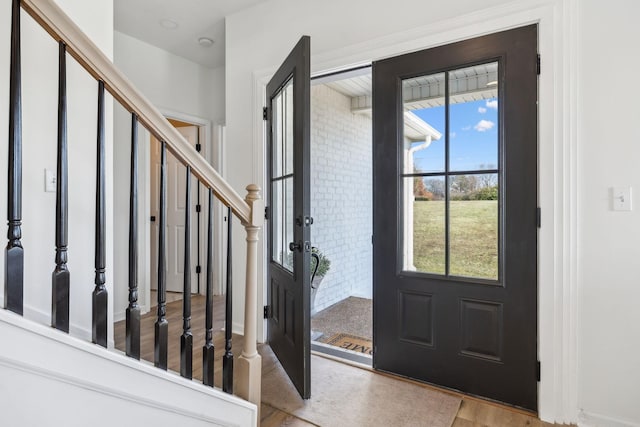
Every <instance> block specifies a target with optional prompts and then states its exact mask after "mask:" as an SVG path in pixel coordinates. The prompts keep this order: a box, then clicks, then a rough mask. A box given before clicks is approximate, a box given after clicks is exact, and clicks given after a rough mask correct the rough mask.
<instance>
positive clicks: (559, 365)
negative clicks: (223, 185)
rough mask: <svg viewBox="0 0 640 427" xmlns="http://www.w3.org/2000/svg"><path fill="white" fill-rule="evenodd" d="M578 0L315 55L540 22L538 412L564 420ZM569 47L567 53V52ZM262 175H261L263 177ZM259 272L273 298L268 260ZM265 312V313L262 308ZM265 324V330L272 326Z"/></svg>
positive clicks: (257, 129) (572, 314) (325, 59)
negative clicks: (268, 275) (269, 281)
mask: <svg viewBox="0 0 640 427" xmlns="http://www.w3.org/2000/svg"><path fill="white" fill-rule="evenodd" d="M576 9H577V0H520V1H514V2H512V3H509V4H506V5H501V6H498V7H492V8H488V9H484V10H481V11H478V12H473V13H470V14H467V15H462V16H459V17H456V18H453V19H447V20H443V21H440V22H437V23H434V24H430V25H427V26H424V27H419V28H415V29H411V30H408V31H403V32H400V33H395V34H390V35H388V36H384V37H381V38H378V39H374V40H369V41H366V42H364V43H358V44H355V45H351V46H346V47H343V48H340V49H336V50H333V51H330V52H325V53H322V54H319V55H314V56H313V57H312V70H313V71H314V74H326V73H330V72H335V71H339V70H342V69H349V68H353V67H355V66H359V65H365V64H367V63H369V62H371V61H372V60H373V59H382V58H385V57H389V56H395V55H399V54H402V53H408V52H412V51H417V50H421V49H426V48H430V47H434V46H438V45H443V44H447V43H452V42H455V41H459V40H463V39H467V38H473V37H478V36H481V35H484V34H489V33H494V32H498V31H503V30H507V29H511V28H515V27H519V26H523V25H527V24H532V23H538V24H539V50H540V53H541V55H542V70H543V71H542V74H541V76H540V80H539V82H540V86H539V87H540V98H539V100H540V104H539V108H540V114H539V126H540V132H539V135H540V137H539V141H540V143H539V150H540V154H539V170H540V171H541V173H540V174H539V175H540V178H539V194H540V196H539V201H540V207H541V208H542V213H543V218H542V220H543V223H542V228H541V229H540V232H539V246H538V250H539V276H538V283H539V285H538V292H539V306H538V307H539V312H538V319H539V320H538V322H539V332H538V333H539V346H538V348H539V355H540V360H541V363H542V378H541V382H540V384H539V406H538V409H539V416H540V418H541V419H542V420H545V421H549V422H557V423H575V422H576V421H577V415H578V414H577V398H576V396H577V383H576V373H577V371H576V365H577V357H576V351H577V343H576V312H577V261H576V252H577V234H576V233H577V229H576V227H577V191H576V189H577V153H576V149H577V135H576V132H577V118H576V111H575V109H574V108H572V106H575V105H577V95H576V90H577V88H576V79H575V78H574V76H575V73H576V69H577V49H576V45H577V31H576V21H577V18H576V16H577V14H576V12H577V10H576ZM565 52H566V54H565ZM274 71H275V67H271V68H268V69H262V70H257V71H255V72H254V73H253V80H254V90H253V102H254V104H253V106H254V114H255V116H254V132H253V163H254V165H253V166H254V167H253V170H254V178H253V181H254V182H260V183H262V185H263V187H264V183H265V177H264V171H265V167H264V164H265V163H264V161H265V154H264V152H265V146H264V144H263V141H264V139H263V134H264V125H263V123H262V116H261V111H262V107H263V105H264V93H265V87H266V82H267V80H268V78H269V76H270V75H272V74H273V72H274ZM256 175H257V176H256ZM264 240H266V239H263V244H262V248H263V252H262V254H263V255H262V256H260V257H259V263H260V264H259V269H260V270H259V271H261V273H262V277H263V284H264V285H263V286H262V287H261V288H260V289H259V292H260V294H259V298H260V297H262V300H263V301H265V303H266V283H267V282H266V265H265V262H264V254H265V253H266V252H265V251H264V249H265V248H266V246H265V245H266V243H265V242H264ZM259 314H261V313H259ZM261 323H262V328H261V329H262V333H260V328H259V331H258V332H259V335H258V336H259V337H260V336H262V337H263V339H266V327H265V324H264V322H261Z"/></svg>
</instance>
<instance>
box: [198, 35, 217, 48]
mask: <svg viewBox="0 0 640 427" xmlns="http://www.w3.org/2000/svg"><path fill="white" fill-rule="evenodd" d="M213 43H214V41H213V40H212V39H210V38H209V37H200V38H199V39H198V44H199V45H200V46H202V47H211V46H213Z"/></svg>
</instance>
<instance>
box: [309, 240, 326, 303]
mask: <svg viewBox="0 0 640 427" xmlns="http://www.w3.org/2000/svg"><path fill="white" fill-rule="evenodd" d="M330 268H331V260H329V258H327V257H326V256H325V255H324V254H323V253H322V252H320V249H318V248H316V247H313V248H311V314H315V313H316V308H315V303H316V294H317V293H318V288H320V283H321V282H322V279H324V276H325V275H326V274H327V272H328V271H329V269H330Z"/></svg>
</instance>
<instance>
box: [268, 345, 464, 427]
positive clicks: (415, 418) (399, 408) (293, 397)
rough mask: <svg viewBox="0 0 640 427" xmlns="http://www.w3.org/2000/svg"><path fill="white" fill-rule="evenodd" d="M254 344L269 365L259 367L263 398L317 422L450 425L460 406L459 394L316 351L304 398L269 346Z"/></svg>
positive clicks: (396, 426) (325, 426) (407, 426)
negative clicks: (306, 394)
mask: <svg viewBox="0 0 640 427" xmlns="http://www.w3.org/2000/svg"><path fill="white" fill-rule="evenodd" d="M258 348H259V351H260V354H261V355H262V360H263V363H265V364H264V365H263V366H269V367H271V369H265V370H263V371H262V375H263V376H262V402H263V403H265V404H267V405H269V406H271V407H274V408H277V409H280V410H281V411H283V412H286V413H288V414H291V415H293V416H295V417H298V418H301V419H302V420H304V421H307V422H308V423H311V424H313V425H316V426H322V427H334V426H354V427H355V426H393V427H416V426H429V427H450V426H451V424H453V421H454V420H455V418H456V414H457V413H458V409H459V408H460V403H461V399H460V398H459V397H457V396H452V395H448V394H444V393H441V392H439V391H436V390H433V389H430V388H428V387H426V386H422V385H419V384H414V383H410V382H407V381H404V380H401V379H397V378H393V377H391V376H387V375H380V374H378V373H376V372H374V371H371V370H369V369H361V368H357V367H354V366H350V365H347V364H344V363H340V362H336V361H334V360H329V359H325V358H324V357H320V356H316V355H311V398H310V399H309V400H304V399H302V398H301V397H300V395H299V394H298V391H297V390H296V388H295V387H294V386H293V384H292V383H291V381H290V380H289V377H288V376H287V374H286V372H285V371H284V369H282V366H280V364H279V363H277V361H276V358H275V355H274V354H273V352H272V351H271V348H270V347H269V346H266V345H265V346H259V347H258ZM268 361H272V362H268Z"/></svg>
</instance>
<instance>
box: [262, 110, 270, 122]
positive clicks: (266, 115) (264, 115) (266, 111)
mask: <svg viewBox="0 0 640 427" xmlns="http://www.w3.org/2000/svg"><path fill="white" fill-rule="evenodd" d="M268 112H269V110H267V107H262V120H267V118H268V117H269V115H268Z"/></svg>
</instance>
